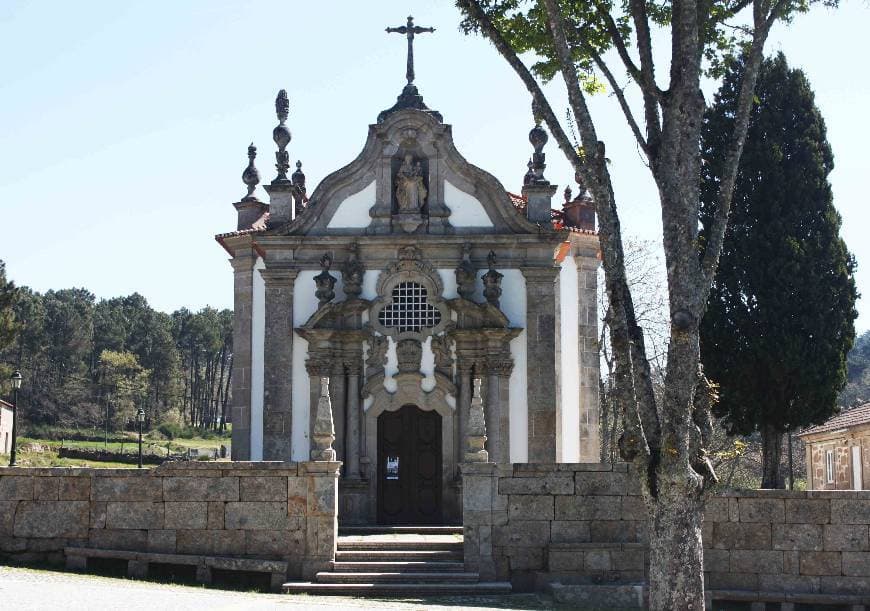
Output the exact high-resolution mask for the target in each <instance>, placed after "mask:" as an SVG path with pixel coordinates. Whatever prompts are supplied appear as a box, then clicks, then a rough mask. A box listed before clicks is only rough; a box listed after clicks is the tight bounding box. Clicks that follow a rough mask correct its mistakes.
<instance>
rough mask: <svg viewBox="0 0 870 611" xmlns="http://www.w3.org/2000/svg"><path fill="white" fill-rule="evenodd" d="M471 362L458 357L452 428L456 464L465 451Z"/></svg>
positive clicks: (459, 461) (461, 460)
mask: <svg viewBox="0 0 870 611" xmlns="http://www.w3.org/2000/svg"><path fill="white" fill-rule="evenodd" d="M472 369H473V364H472V363H471V362H470V361H469V360H466V359H465V358H462V357H458V358H457V363H456V375H457V376H458V378H459V397H458V401H457V402H456V413H457V415H458V416H459V418H457V421H458V426H456V427H455V428H454V435H453V449H454V450H455V454H456V464H457V465H459V464H461V463H462V462H463V454H464V452H465V435H466V432H467V428H468V411H469V410H470V409H471V373H472Z"/></svg>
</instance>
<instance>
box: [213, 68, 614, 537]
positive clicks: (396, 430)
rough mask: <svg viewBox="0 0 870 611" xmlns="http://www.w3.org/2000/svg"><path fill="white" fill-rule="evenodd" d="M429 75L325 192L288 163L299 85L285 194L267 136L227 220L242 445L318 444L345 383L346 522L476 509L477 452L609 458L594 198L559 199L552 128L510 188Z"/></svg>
mask: <svg viewBox="0 0 870 611" xmlns="http://www.w3.org/2000/svg"><path fill="white" fill-rule="evenodd" d="M409 59H410V58H409ZM412 81H413V69H412V68H411V66H410V63H409V75H408V84H407V85H406V86H405V88H404V90H403V92H402V94H401V95H400V96H399V98H398V101H397V103H396V104H395V105H394V106H393V107H392V108H390V109H389V110H386V111H383V112H382V113H381V114H380V115H379V116H378V117H377V121H376V123H374V124H372V125H371V126H370V127H369V132H368V139H367V140H366V142H365V145H364V146H363V149H362V152H361V153H360V154H359V156H358V157H357V158H356V159H355V160H353V161H352V162H350V163H349V164H348V165H346V166H344V167H343V168H341V169H339V170H337V171H335V172H333V173H332V174H330V175H329V176H327V177H326V178H325V179H323V181H322V182H321V183H320V184H319V185H318V186H317V188H316V189H315V190H314V191H313V193H312V194H311V196H310V197H308V195H307V191H306V186H305V176H304V174H303V173H302V171H301V164H300V163H299V162H297V164H296V171H295V172H294V173H293V174H291V175H290V176H289V177H288V176H287V174H288V172H289V169H290V168H289V165H290V164H289V154H288V152H287V150H286V148H287V145H288V144H289V142H290V132H289V130H288V128H287V126H286V124H285V122H286V119H287V116H288V108H289V103H288V98H287V94H286V92H284V91H283V90H282V91H281V92H280V93H279V95H278V99H277V100H276V110H277V114H278V118H279V125H278V126H277V127H276V128H275V130H274V131H273V138H274V140H275V142H276V144H277V146H278V152H277V153H276V158H277V160H278V163H277V168H278V176H277V178H275V180H273V181H272V182H271V183H270V184H268V185H266V186H265V189H266V191H267V193H268V195H269V201H268V203H266V202H262V201H260V200H259V199H257V198H256V197H255V196H254V190H255V187H256V185H257V184H258V183H259V174H258V172H257V170H256V169H255V167H254V158H255V155H256V149H255V148H254V147H253V145H252V146H251V147H250V148H249V165H248V168H247V169H246V170H245V172H244V174H243V180H244V182H245V184H246V185H248V194H247V195H246V196H245V197H243V198H242V199H241V201H239V202H236V203H235V204H234V206H235V208H236V210H237V213H238V223H237V229H236V231H233V232H229V233H225V234H221V235H218V236H217V240H218V242H219V243H220V244H221V245H222V246H223V247H224V248H225V249H226V250H227V251H228V252H229V253H230V255H231V259H230V261H231V263H232V267H233V274H234V306H235V319H234V321H235V322H234V334H233V343H234V358H233V373H232V413H231V418H232V425H233V429H232V458H233V460H252V461H261V460H262V461H306V460H309V459H310V458H311V457H312V456H313V455H314V454H315V453H318V452H322V451H323V445H322V444H321V443H319V442H318V440H317V439H315V438H316V437H317V433H318V431H316V430H315V429H316V427H317V426H318V422H319V420H318V418H319V417H321V418H322V416H323V414H322V413H320V414H318V412H317V408H318V405H320V406H321V409H322V406H323V405H324V399H328V403H326V405H328V406H330V407H331V420H332V426H334V442H333V444H332V447H333V448H334V451H335V454H336V458H337V460H339V461H341V462H342V467H341V476H340V480H339V503H338V506H339V519H340V520H341V522H342V523H343V524H376V523H378V524H380V523H383V524H457V523H460V521H461V515H460V513H461V510H460V507H461V494H462V490H461V477H460V474H459V466H460V464H462V463H463V462H473V461H480V460H484V461H486V460H488V461H490V462H495V463H522V462H536V463H553V462H569V463H570V462H598V460H599V445H598V350H597V336H598V329H597V308H596V303H597V294H596V276H597V269H598V265H599V262H598V238H597V235H596V234H595V231H594V229H595V219H594V212H593V208H592V206H591V204H590V202H589V200H588V197H586V196H584V195H583V193H582V188H581V195H580V196H578V197H577V198H576V199H574V200H571V197H570V192H569V190H568V189H566V196H565V204H564V206H563V209H562V210H560V211H556V210H552V209H551V208H552V204H551V202H552V198H553V196H554V194H555V192H556V189H557V187H556V186H555V185H553V184H550V183H549V182H548V181H547V180H546V179H545V178H544V176H543V171H544V167H545V165H544V153H543V147H544V145H545V144H546V141H547V135H546V133H545V132H544V130H543V129H542V128H541V127H540V125H536V126H535V127H534V128H533V129H532V131H531V133H530V134H529V140H530V141H531V143H532V145H533V147H534V153H533V155H532V160H531V161H530V162H529V171H528V173H527V174H526V176H525V178H524V186H523V189H522V195H521V196H517V195H512V194H510V193H508V192H507V191H506V190H505V188H504V187H503V186H502V185H501V183H500V182H499V181H498V180H497V179H496V178H495V177H494V176H492V175H491V174H489V173H487V172H486V171H484V170H482V169H480V168H479V167H477V166H475V165H472V164H471V163H469V162H468V161H466V160H465V158H464V157H462V155H461V154H460V153H459V152H458V151H457V150H456V148H455V147H454V144H453V139H452V132H451V126H450V125H448V124H445V123H444V122H443V119H442V117H441V115H440V114H439V113H438V112H436V111H433V110H430V109H428V108H427V107H426V105H425V104H424V103H423V100H422V97H421V96H420V95H419V93H418V91H417V89H416V87H415V86H414V85H413V82H412ZM322 425H323V423H322V422H320V426H322ZM484 427H485V428H484ZM320 433H321V434H322V430H321V431H320Z"/></svg>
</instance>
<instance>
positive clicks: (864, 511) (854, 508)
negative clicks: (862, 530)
mask: <svg viewBox="0 0 870 611" xmlns="http://www.w3.org/2000/svg"><path fill="white" fill-rule="evenodd" d="M831 524H870V501H868V500H863V499H831Z"/></svg>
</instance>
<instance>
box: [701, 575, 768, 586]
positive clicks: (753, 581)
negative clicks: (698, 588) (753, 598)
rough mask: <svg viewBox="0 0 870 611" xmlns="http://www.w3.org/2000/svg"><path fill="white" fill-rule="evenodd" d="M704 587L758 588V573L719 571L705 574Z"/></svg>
mask: <svg viewBox="0 0 870 611" xmlns="http://www.w3.org/2000/svg"><path fill="white" fill-rule="evenodd" d="M704 588H705V589H708V590H758V573H731V572H730V571H729V572H727V573H719V572H716V571H710V572H709V573H706V574H705V575H704Z"/></svg>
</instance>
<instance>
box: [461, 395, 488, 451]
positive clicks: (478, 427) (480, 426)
mask: <svg viewBox="0 0 870 611" xmlns="http://www.w3.org/2000/svg"><path fill="white" fill-rule="evenodd" d="M480 384H481V380H480V378H474V390H473V392H472V395H471V408H470V409H469V412H468V425H467V428H466V433H465V462H489V452H487V451H486V416H485V415H484V411H483V399H482V398H481V396H480Z"/></svg>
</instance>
